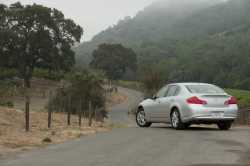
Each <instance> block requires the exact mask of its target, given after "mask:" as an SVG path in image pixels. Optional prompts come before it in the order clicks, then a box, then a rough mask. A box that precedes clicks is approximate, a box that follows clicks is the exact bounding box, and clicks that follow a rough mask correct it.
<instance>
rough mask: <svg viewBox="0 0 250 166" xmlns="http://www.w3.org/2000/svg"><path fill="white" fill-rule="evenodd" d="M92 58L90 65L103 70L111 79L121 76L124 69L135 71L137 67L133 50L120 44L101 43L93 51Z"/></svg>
mask: <svg viewBox="0 0 250 166" xmlns="http://www.w3.org/2000/svg"><path fill="white" fill-rule="evenodd" d="M93 58H94V59H93V61H92V62H91V67H93V68H95V69H99V70H103V71H104V72H105V73H106V75H107V76H108V77H109V78H110V79H112V80H117V79H119V78H121V77H122V76H123V74H124V73H125V72H126V69H132V70H133V71H135V70H136V67H137V57H136V54H135V52H134V51H133V50H132V49H129V48H125V47H123V46H122V45H121V44H101V45H99V47H98V49H96V50H95V51H94V52H93Z"/></svg>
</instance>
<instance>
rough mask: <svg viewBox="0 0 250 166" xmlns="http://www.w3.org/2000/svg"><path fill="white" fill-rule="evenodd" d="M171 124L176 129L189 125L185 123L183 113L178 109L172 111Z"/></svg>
mask: <svg viewBox="0 0 250 166" xmlns="http://www.w3.org/2000/svg"><path fill="white" fill-rule="evenodd" d="M171 125H172V128H174V129H176V130H183V129H185V128H187V127H189V126H188V125H187V124H185V123H183V122H182V120H181V115H180V112H179V110H178V109H174V110H173V112H172V113H171Z"/></svg>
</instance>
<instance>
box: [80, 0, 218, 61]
mask: <svg viewBox="0 0 250 166" xmlns="http://www.w3.org/2000/svg"><path fill="white" fill-rule="evenodd" d="M216 3H218V0H212V1H211V0H205V1H199V0H185V1H182V0H177V1H171V0H161V1H158V2H155V3H153V4H152V5H151V6H148V7H146V8H145V9H144V10H143V11H140V12H139V13H138V14H137V15H136V16H135V17H134V18H130V17H126V18H124V19H123V20H121V21H119V22H118V23H117V25H115V26H113V27H110V28H108V29H106V30H104V31H102V32H100V33H99V34H97V35H96V36H95V37H94V38H93V40H92V41H90V42H85V43H83V44H81V45H80V46H79V47H77V48H75V51H76V54H77V57H78V58H79V57H80V58H79V59H83V61H82V62H83V63H85V64H87V63H88V62H89V60H90V59H89V58H90V57H89V56H90V54H91V52H92V51H93V49H95V48H96V46H97V45H99V44H101V43H106V42H107V43H122V44H124V45H127V46H129V47H133V48H138V47H141V46H143V44H144V43H145V42H146V41H151V40H153V41H158V40H160V39H161V38H162V37H163V34H166V33H167V32H169V33H168V34H172V32H171V31H172V29H175V24H177V23H178V22H181V20H184V19H185V18H187V17H188V16H191V15H192V14H194V13H196V12H199V11H201V10H202V9H206V8H208V7H210V6H213V5H215V4H216ZM166 37H167V36H166ZM86 58H87V59H86Z"/></svg>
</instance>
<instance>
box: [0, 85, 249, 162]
mask: <svg viewBox="0 0 250 166" xmlns="http://www.w3.org/2000/svg"><path fill="white" fill-rule="evenodd" d="M123 90H125V91H126V92H127V93H129V95H128V96H129V97H130V96H135V94H138V93H137V92H135V91H131V90H128V91H127V90H126V89H123ZM133 101H134V99H133V98H132V100H131V99H130V100H129V101H128V102H127V104H126V103H123V104H121V105H118V106H115V107H114V109H113V110H112V112H111V118H112V119H113V120H114V121H121V122H126V121H127V119H126V117H125V118H123V117H124V116H125V115H126V109H125V107H126V106H127V107H128V106H129V104H131V102H133ZM114 111H116V112H114ZM124 111H125V112H124ZM120 114H121V115H122V116H120ZM247 160H250V128H247V127H236V128H233V129H232V130H231V131H219V130H217V129H216V128H212V127H209V128H198V127H193V128H191V129H189V130H185V131H175V130H173V129H171V128H170V127H169V126H167V125H157V126H153V127H151V128H137V127H129V128H123V129H114V130H113V131H111V132H107V133H99V134H97V135H92V136H88V137H83V138H81V139H78V140H74V141H69V142H66V143H64V144H60V145H53V146H49V147H47V148H45V149H41V150H37V151H32V152H29V153H26V154H22V155H20V156H18V157H16V158H12V159H7V160H5V161H3V160H2V161H0V166H70V165H72V166H141V165H143V166H240V165H245V166H247V162H248V163H250V161H247Z"/></svg>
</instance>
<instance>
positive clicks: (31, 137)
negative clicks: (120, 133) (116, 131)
mask: <svg viewBox="0 0 250 166" xmlns="http://www.w3.org/2000/svg"><path fill="white" fill-rule="evenodd" d="M23 118H24V113H23V112H22V111H17V110H14V109H6V108H0V156H3V155H6V154H9V153H13V152H19V151H22V150H26V149H30V148H32V147H39V146H44V145H47V143H45V142H44V141H43V140H44V139H45V138H49V139H50V140H51V141H52V142H51V143H62V142H64V141H66V140H69V139H75V138H79V137H81V136H86V135H90V134H95V133H97V132H103V131H108V130H109V129H108V128H106V127H104V126H103V124H101V123H96V122H95V123H94V124H93V127H86V126H87V120H83V126H82V127H79V126H78V118H77V116H72V125H71V126H67V123H66V122H67V121H66V115H65V114H61V113H54V114H53V123H52V125H53V126H52V129H48V128H47V113H46V112H31V131H30V132H28V133H27V132H25V131H24V120H23Z"/></svg>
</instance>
